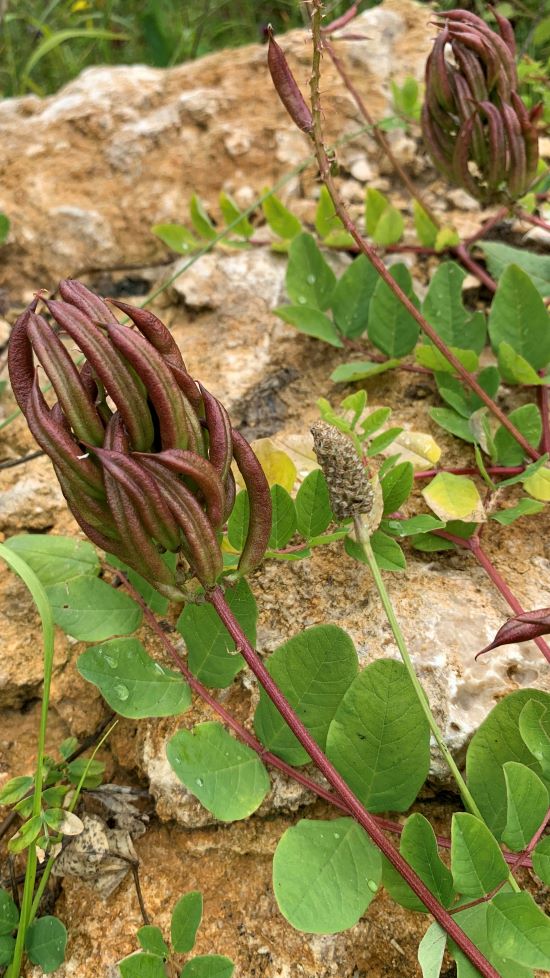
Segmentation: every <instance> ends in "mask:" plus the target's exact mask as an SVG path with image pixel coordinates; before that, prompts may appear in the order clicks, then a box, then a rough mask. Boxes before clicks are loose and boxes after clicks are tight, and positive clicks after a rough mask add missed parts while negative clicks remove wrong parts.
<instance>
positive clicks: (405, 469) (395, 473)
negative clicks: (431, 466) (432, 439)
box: [380, 462, 414, 516]
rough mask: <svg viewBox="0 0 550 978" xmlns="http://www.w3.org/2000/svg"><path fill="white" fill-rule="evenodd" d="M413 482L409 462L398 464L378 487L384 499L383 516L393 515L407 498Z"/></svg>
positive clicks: (412, 473)
mask: <svg viewBox="0 0 550 978" xmlns="http://www.w3.org/2000/svg"><path fill="white" fill-rule="evenodd" d="M413 482H414V470H413V467H412V465H411V463H410V462H398V464H397V465H394V467H393V469H391V470H390V471H389V472H388V474H387V475H385V476H384V478H383V479H382V481H381V483H380V485H381V488H382V496H383V498H384V516H389V515H390V513H395V512H396V510H398V509H399V507H400V506H401V505H402V504H403V503H404V502H405V500H407V499H408V498H409V495H410V493H411V489H412V487H413Z"/></svg>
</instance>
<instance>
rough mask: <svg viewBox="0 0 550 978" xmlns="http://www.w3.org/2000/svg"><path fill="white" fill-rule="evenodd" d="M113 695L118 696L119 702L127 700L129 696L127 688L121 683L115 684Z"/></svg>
mask: <svg viewBox="0 0 550 978" xmlns="http://www.w3.org/2000/svg"><path fill="white" fill-rule="evenodd" d="M115 693H116V695H117V696H118V698H119V700H127V699H128V697H129V695H130V690H129V689H128V687H127V686H124V685H123V684H122V683H117V685H116V686H115Z"/></svg>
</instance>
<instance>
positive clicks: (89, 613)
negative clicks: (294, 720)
mask: <svg viewBox="0 0 550 978" xmlns="http://www.w3.org/2000/svg"><path fill="white" fill-rule="evenodd" d="M46 594H47V595H48V599H49V602H50V605H51V608H52V614H53V619H54V621H55V624H56V625H59V626H60V628H62V629H63V631H64V632H66V633H67V635H72V636H73V638H77V639H79V640H80V641H82V642H101V641H103V639H106V638H111V636H112V635H129V634H131V633H132V632H135V630H136V628H138V626H139V624H140V622H141V618H142V612H141V608H140V607H139V605H137V604H136V603H135V601H133V600H132V598H131V597H129V595H127V594H124V592H122V591H117V590H115V588H113V587H111V586H110V585H109V584H106V583H105V581H102V580H99V579H98V578H97V577H88V576H86V577H76V578H74V579H73V580H70V581H68V582H67V583H65V584H54V585H53V587H48V588H46Z"/></svg>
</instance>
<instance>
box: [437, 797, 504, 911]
mask: <svg viewBox="0 0 550 978" xmlns="http://www.w3.org/2000/svg"><path fill="white" fill-rule="evenodd" d="M451 869H452V873H453V880H454V886H455V889H456V890H457V891H458V893H461V894H463V895H464V896H467V897H471V898H472V899H474V898H476V897H482V896H485V895H486V894H487V893H490V892H491V890H494V888H495V886H498V884H499V883H502V881H503V880H505V879H506V878H507V876H508V866H507V865H506V860H505V859H504V856H503V855H502V852H501V851H500V848H499V846H498V843H497V842H496V841H495V839H494V838H493V836H492V835H491V832H490V831H489V829H488V828H487V826H486V825H485V823H484V822H482V821H480V819H479V818H477V817H476V816H475V815H470V814H469V813H468V812H456V813H455V814H454V815H453V821H452V828H451Z"/></svg>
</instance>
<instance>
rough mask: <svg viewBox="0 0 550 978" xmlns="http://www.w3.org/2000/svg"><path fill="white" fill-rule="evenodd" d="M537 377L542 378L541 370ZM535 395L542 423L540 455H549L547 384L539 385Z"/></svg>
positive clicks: (549, 417)
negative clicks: (536, 395)
mask: <svg viewBox="0 0 550 978" xmlns="http://www.w3.org/2000/svg"><path fill="white" fill-rule="evenodd" d="M539 376H541V377H543V376H544V371H543V370H540V371H539ZM537 394H538V399H539V411H540V419H541V422H542V437H541V440H540V446H539V448H540V452H541V455H546V453H547V452H549V453H550V391H549V390H548V384H541V385H540V387H538V388H537Z"/></svg>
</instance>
